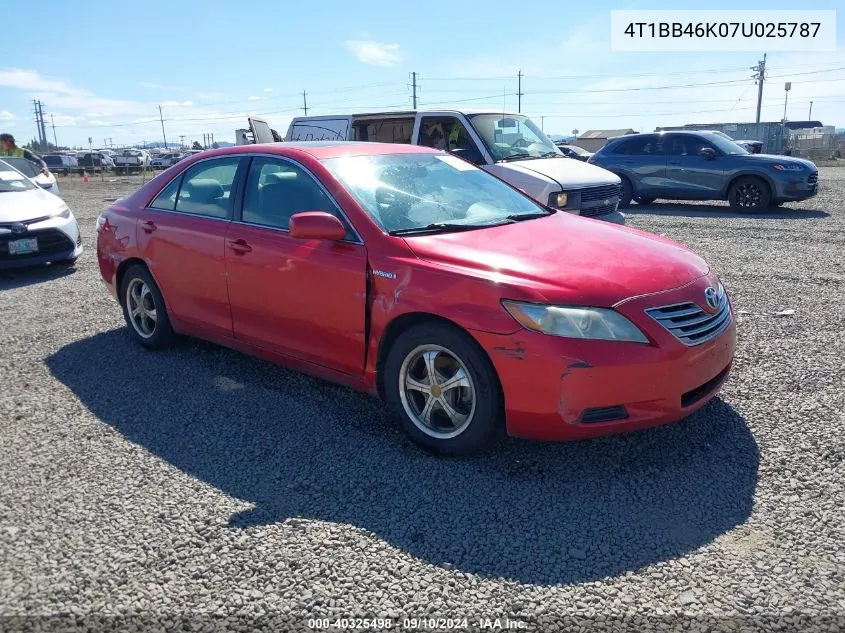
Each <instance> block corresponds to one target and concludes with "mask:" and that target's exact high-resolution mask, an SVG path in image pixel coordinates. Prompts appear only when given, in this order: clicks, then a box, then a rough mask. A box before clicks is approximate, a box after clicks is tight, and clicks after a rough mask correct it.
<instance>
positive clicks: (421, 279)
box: [97, 142, 736, 454]
mask: <svg viewBox="0 0 845 633" xmlns="http://www.w3.org/2000/svg"><path fill="white" fill-rule="evenodd" d="M97 257H98V260H99V266H100V272H101V274H102V277H103V280H104V281H105V282H106V284H107V285H108V287H109V289H110V291H111V292H112V294H113V295H114V296H115V297H116V298H117V300H118V301H119V303H120V304H121V306H122V307H123V313H124V317H125V319H126V322H127V324H128V329H129V332H130V333H131V335H132V337H133V338H134V339H135V340H136V341H137V342H138V343H140V344H141V345H143V346H145V347H148V348H155V349H158V348H163V347H167V346H169V345H171V344H172V343H173V342H174V341H175V339H176V338H177V336H178V335H189V336H194V337H199V338H203V339H208V340H210V341H214V342H216V343H219V344H221V345H226V346H229V347H233V348H236V349H239V350H242V351H244V352H246V353H249V354H254V355H256V356H261V357H263V358H266V359H269V360H272V361H275V362H278V363H283V364H285V365H288V366H291V367H294V368H296V369H298V370H301V371H304V372H307V373H310V374H313V375H316V376H319V377H321V378H324V379H327V380H331V381H335V382H338V383H343V384H345V385H348V386H350V387H353V388H355V389H359V390H361V391H365V392H368V393H372V394H376V395H379V396H381V397H382V398H384V399H385V400H386V401H387V402H388V403H389V405H390V406H391V407H392V408H393V410H394V411H395V413H396V417H397V418H398V420H399V422H400V423H401V424H402V426H403V427H404V429H405V431H406V432H407V433H408V434H409V435H410V436H411V438H412V439H413V440H414V441H416V442H417V443H419V444H420V445H422V446H423V447H425V448H427V449H429V450H432V451H436V452H440V453H448V454H461V453H468V452H472V451H476V450H478V449H481V448H483V447H485V446H487V445H489V443H490V442H491V441H492V440H494V439H495V438H496V437H497V436H499V435H501V434H503V433H505V432H506V433H507V434H509V435H513V436H518V437H525V438H535V439H544V440H566V439H575V438H585V437H591V436H596V435H603V434H608V433H617V432H624V431H629V430H632V429H639V428H643V427H648V426H654V425H659V424H665V423H669V422H673V421H675V420H678V419H680V418H683V417H685V416H687V415H689V414H690V413H691V412H693V411H695V410H696V409H698V408H700V407H702V406H703V405H704V404H705V403H706V402H707V401H708V400H710V399H711V398H712V397H713V396H714V395H715V394H716V392H717V391H718V389H719V387H720V386H721V385H722V383H723V381H724V380H725V378H726V377H727V375H728V372H729V370H730V367H731V362H732V359H733V355H734V348H735V344H736V329H735V323H734V320H735V317H734V312H733V305H732V303H731V300H730V299H729V297H728V295H727V292H726V291H725V288H724V287H723V286H722V284H721V282H720V281H719V278H718V276H717V275H716V272H715V271H714V270H712V269H711V268H710V267H709V265H708V264H707V262H706V261H705V260H704V259H702V258H701V257H700V256H698V255H696V254H695V253H694V252H692V251H690V250H689V249H687V248H685V247H684V246H682V245H680V244H677V243H675V242H672V241H670V240H667V239H663V238H661V237H658V236H656V235H652V234H649V233H644V232H641V231H637V230H634V229H631V228H626V227H620V226H616V225H611V224H608V223H606V222H599V221H595V220H590V219H586V218H578V217H575V216H572V215H569V214H566V213H563V212H557V211H555V210H553V209H549V208H546V207H543V206H540V205H538V204H537V203H536V202H534V201H533V200H532V199H531V198H529V197H527V196H525V195H523V194H522V193H520V192H519V191H517V190H515V189H513V188H512V187H511V186H510V185H508V184H506V183H504V182H502V181H501V180H499V179H497V178H496V177H494V176H492V175H490V174H487V173H486V172H484V171H483V170H481V169H478V168H476V167H475V166H473V165H471V164H469V163H467V162H464V161H463V160H461V159H459V158H456V157H455V156H452V155H451V154H448V153H445V152H439V151H436V150H431V149H428V148H423V147H416V146H411V145H394V144H377V143H340V142H337V143H325V142H313V143H299V144H297V143H284V144H281V143H279V144H267V145H247V146H236V147H231V148H226V149H220V150H215V151H210V152H204V153H201V154H197V155H196V156H194V157H192V158H190V159H188V160H185V161H183V162H180V163H178V164H177V165H175V166H174V167H171V168H170V169H168V170H167V171H165V172H163V173H162V174H160V175H159V176H158V177H156V178H155V179H153V180H152V181H150V182H149V183H147V184H146V185H145V186H143V187H141V188H140V189H139V190H138V191H137V192H135V193H134V194H133V195H131V196H129V197H128V198H126V199H124V200H120V201H118V202H116V203H114V204H113V205H112V206H111V207H110V208H109V209H108V210H107V211H105V212H104V213H102V214H101V216H100V217H99V219H98V221H97Z"/></svg>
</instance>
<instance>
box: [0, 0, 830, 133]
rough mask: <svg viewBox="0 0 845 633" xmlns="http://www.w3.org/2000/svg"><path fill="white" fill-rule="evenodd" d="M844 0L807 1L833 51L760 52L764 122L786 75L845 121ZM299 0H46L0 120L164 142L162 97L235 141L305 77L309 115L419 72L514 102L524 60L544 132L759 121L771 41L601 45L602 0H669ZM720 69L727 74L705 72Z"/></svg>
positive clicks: (7, 51) (477, 102)
mask: <svg viewBox="0 0 845 633" xmlns="http://www.w3.org/2000/svg"><path fill="white" fill-rule="evenodd" d="M297 4H298V5H299V6H300V7H302V6H304V4H302V3H297ZM600 4H601V5H602V6H601V7H600V8H599V5H600ZM800 4H803V3H799V5H796V3H795V2H794V1H792V2H778V1H775V0H768V1H756V0H755V1H749V2H745V3H743V4H741V5H739V4H737V3H736V2H724V1H721V0H710V1H708V2H706V3H704V2H702V3H700V4H698V7H699V8H702V9H720V8H743V9H759V10H760V15H761V19H765V10H767V9H796V8H800ZM690 5H693V6H690V7H685V8H695V5H694V3H690ZM837 5H841V3H840V2H832V1H820V2H813V3H812V6H811V7H810V8H813V9H836V8H840V11H839V12H838V15H837V51H836V52H826V53H778V52H770V53H769V55H768V68H769V72H768V75H769V77H768V80H767V82H766V87H765V92H764V101H763V120H773V121H775V120H780V118H781V117H782V116H783V103H784V91H783V82H785V81H792V82H793V84H792V91H791V92H790V93H789V109H788V112H787V117H788V118H789V119H793V120H794V119H804V118H806V117H807V115H808V111H809V102H810V101H811V100H812V101H813V102H814V104H813V118H814V119H820V120H822V122H823V123H825V124H832V125H838V126H843V125H845V46H843V43H844V42H845V9H842V8H841V6H840V7H837ZM294 6H295V5H294V3H292V2H282V1H279V0H276V1H270V0H268V1H260V0H242V1H241V2H237V3H234V2H233V3H223V2H219V3H214V2H198V1H196V0H178V1H175V0H171V1H170V2H161V1H159V0H144V2H114V1H113V0H110V1H108V2H103V1H100V0H86V1H85V2H81V3H71V2H60V1H56V0H42V2H40V3H39V4H38V14H39V16H41V18H40V21H39V22H38V23H37V26H36V22H35V21H33V20H24V21H23V22H21V23H19V24H18V25H17V26H15V27H14V28H11V29H10V30H8V31H7V32H6V33H5V34H4V46H3V50H4V55H3V61H2V63H0V128H2V129H3V130H4V131H9V132H12V133H13V134H15V136H16V137H17V138H18V140H19V141H20V142H21V143H23V142H26V141H27V140H29V139H30V138H33V137H34V136H35V135H36V131H35V124H34V115H33V114H32V99H40V100H41V101H42V102H43V103H44V111H45V114H48V115H49V114H52V115H53V120H54V122H55V125H56V137H57V139H58V141H59V143H60V144H68V143H70V144H73V145H84V146H87V144H88V137H89V136H91V137H93V139H94V141H93V142H94V146H95V147H96V146H102V145H103V144H104V139H106V138H111V139H112V141H113V142H114V143H115V144H118V143H135V142H141V141H153V140H161V126H160V124H159V122H158V105H159V104H160V105H161V106H162V109H163V112H164V117H165V129H166V132H167V135H168V141H171V142H172V141H178V140H179V137H180V136H184V137H185V140H186V141H190V140H195V139H201V138H202V134H203V132H213V133H214V135H215V139H216V140H226V141H234V130H235V129H236V128H238V127H244V125H245V123H246V121H245V117H246V116H247V115H248V114H254V115H261V116H264V117H265V118H267V119H268V120H269V121H270V122H271V124H272V125H273V127H275V128H276V129H278V130H279V131H280V132H283V131H284V130H285V129H286V127H287V124H288V122H289V121H290V119H291V117H293V116H297V115H301V114H302V109H301V106H302V95H301V93H302V91H303V90H305V91H306V99H307V102H308V106H309V109H308V113H309V114H332V113H346V112H352V111H361V110H378V109H385V108H387V109H396V108H403V107H410V104H411V89H410V83H411V78H410V73H411V72H412V71H416V72H417V73H418V83H419V89H418V98H419V106H420V107H423V108H424V107H449V106H452V107H471V108H486V107H491V108H496V109H499V108H502V107H503V106H504V107H505V108H506V109H507V110H509V111H516V109H517V98H516V96H515V93H516V92H517V76H516V75H517V72H518V71H519V70H522V72H523V73H524V75H525V77H524V79H523V86H522V88H523V92H524V93H525V94H524V96H523V97H522V112H523V113H525V114H528V115H530V116H531V117H532V118H534V119H535V120H536V121H537V123H538V124H542V126H543V128H544V129H545V131H546V132H547V133H550V134H568V133H571V132H572V131H573V130H574V129H578V130H580V131H584V130H586V129H590V128H627V127H631V128H634V129H636V130H652V129H654V127H655V126H658V125H674V124H683V123H691V122H713V121H748V120H751V121H753V120H754V116H755V105H756V87H755V86H754V81H753V80H752V79H750V75H751V74H752V71H751V70H749V67H750V66H753V65H754V64H756V63H757V60H758V59H761V58H762V53H763V52H764V51H760V52H759V54H758V53H756V52H755V53H613V52H611V50H610V36H609V25H610V10H611V9H614V8H615V9H633V8H636V9H663V8H665V9H674V8H677V2H643V3H636V4H634V3H632V2H628V3H615V2H614V3H611V2H608V3H589V2H562V1H560V0H556V1H551V0H529V1H526V2H520V3H505V2H485V3H482V2H459V1H454V0H453V1H452V2H439V1H434V0H429V1H428V2H424V3H400V2H387V1H372V2H357V3H350V2H339V1H337V2H320V1H317V0H314V1H313V2H310V3H308V5H307V10H303V9H302V8H299V9H294V8H293V7H294ZM3 7H4V14H5V15H6V16H16V15H17V16H26V15H31V14H32V11H33V4H32V2H31V1H29V2H19V1H18V0H4V2H3ZM835 69H841V70H835ZM713 82H730V83H722V84H721V85H710V86H707V85H700V84H707V83H711V84H712V83H713ZM673 86H678V87H673ZM680 86H684V87H680ZM620 89H624V90H620ZM47 122H48V125H49V122H50V117H49V116H48V117H47ZM48 136H49V138H50V140H51V141H52V139H53V132H52V129H48Z"/></svg>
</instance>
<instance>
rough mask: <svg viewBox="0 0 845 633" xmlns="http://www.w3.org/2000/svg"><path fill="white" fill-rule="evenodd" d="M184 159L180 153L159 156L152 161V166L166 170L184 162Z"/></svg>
mask: <svg viewBox="0 0 845 633" xmlns="http://www.w3.org/2000/svg"><path fill="white" fill-rule="evenodd" d="M182 158H183V156H182V154H178V153H169V154H159V155H158V156H156V157H155V158H153V159H152V160H150V166H151V167H153V168H157V169H164V168H166V167H172V166H173V165H175V164H176V163H178V162H179V161H180V160H182Z"/></svg>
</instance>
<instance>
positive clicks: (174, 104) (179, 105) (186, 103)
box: [161, 101, 194, 108]
mask: <svg viewBox="0 0 845 633" xmlns="http://www.w3.org/2000/svg"><path fill="white" fill-rule="evenodd" d="M193 105H194V102H193V101H165V102H163V103H162V104H161V107H162V108H168V107H169V108H190V107H191V106H193Z"/></svg>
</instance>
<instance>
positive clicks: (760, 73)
mask: <svg viewBox="0 0 845 633" xmlns="http://www.w3.org/2000/svg"><path fill="white" fill-rule="evenodd" d="M751 70H756V71H757V74H756V75H752V77H753V78H754V79H756V80H757V82H756V83H757V124H758V125H759V123H760V108H761V107H762V105H763V81H765V79H766V53H763V59H762V60H760V61H759V62H757V65H756V66H752V67H751Z"/></svg>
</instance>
